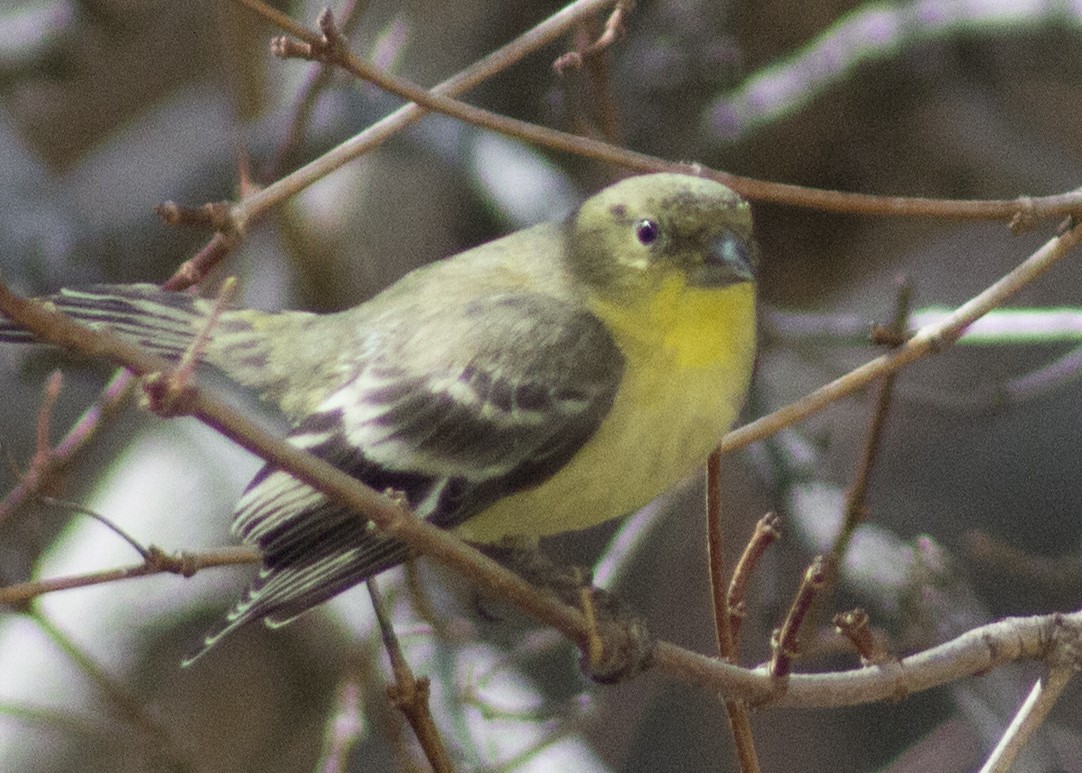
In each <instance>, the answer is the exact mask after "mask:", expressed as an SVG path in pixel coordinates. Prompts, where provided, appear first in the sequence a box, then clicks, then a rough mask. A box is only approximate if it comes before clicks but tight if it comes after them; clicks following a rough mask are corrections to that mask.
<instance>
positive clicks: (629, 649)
mask: <svg viewBox="0 0 1082 773" xmlns="http://www.w3.org/2000/svg"><path fill="white" fill-rule="evenodd" d="M483 551H484V552H485V553H486V554H487V555H488V556H489V557H491V558H493V559H495V560H496V561H498V562H500V563H501V564H503V565H504V566H506V567H507V568H508V569H511V570H512V571H513V572H515V573H516V574H518V575H519V576H520V577H522V578H523V579H525V580H527V581H528V582H530V583H531V584H533V585H535V586H537V587H539V588H543V589H545V590H547V591H549V592H550V593H553V594H554V595H555V596H556V597H557V598H559V599H560V601H562V602H564V603H565V604H568V605H570V606H573V607H576V608H578V609H579V610H580V611H581V612H582V613H583V614H584V615H585V617H586V621H587V625H588V633H587V637H586V641H585V642H584V643H582V644H581V645H580V649H581V650H582V657H581V658H580V661H579V664H580V666H581V667H582V670H583V672H584V673H585V674H586V675H587V676H589V677H590V678H591V679H593V680H594V681H595V682H599V683H601V684H615V683H617V682H622V681H624V680H626V679H630V678H631V677H633V676H635V675H636V674H638V673H640V672H642V671H645V670H646V669H647V668H649V667H650V666H651V665H653V654H654V638H653V636H651V635H650V632H649V631H648V630H647V628H646V622H645V620H643V618H642V617H641V616H639V615H638V614H636V613H635V611H634V610H633V609H632V608H631V607H630V606H628V605H627V604H626V603H625V602H624V601H623V600H622V599H621V598H620V597H619V596H618V595H616V594H615V593H612V592H611V591H607V590H604V589H603V588H595V587H593V586H592V585H591V577H590V574H589V572H586V571H584V570H582V569H580V568H578V567H567V566H560V565H557V564H555V563H554V562H553V561H552V560H550V559H549V558H548V557H547V556H545V555H544V554H543V553H541V552H540V551H539V550H537V548H536V547H530V548H523V547H521V546H517V545H516V546H506V545H498V546H491V545H490V546H485V547H484V548H483Z"/></svg>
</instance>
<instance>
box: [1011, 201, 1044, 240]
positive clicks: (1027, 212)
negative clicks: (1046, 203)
mask: <svg viewBox="0 0 1082 773" xmlns="http://www.w3.org/2000/svg"><path fill="white" fill-rule="evenodd" d="M1015 203H1016V204H1017V205H1018V211H1017V212H1015V213H1014V216H1013V217H1011V222H1010V223H1009V224H1008V226H1007V227H1008V228H1010V229H1011V233H1012V234H1014V235H1015V236H1018V235H1019V234H1023V233H1026V232H1027V231H1032V230H1033V229H1034V228H1036V227H1037V221H1038V217H1037V207H1036V206H1035V205H1034V203H1033V199H1032V198H1031V197H1030V196H1019V197H1018V198H1017V199H1016V202H1015Z"/></svg>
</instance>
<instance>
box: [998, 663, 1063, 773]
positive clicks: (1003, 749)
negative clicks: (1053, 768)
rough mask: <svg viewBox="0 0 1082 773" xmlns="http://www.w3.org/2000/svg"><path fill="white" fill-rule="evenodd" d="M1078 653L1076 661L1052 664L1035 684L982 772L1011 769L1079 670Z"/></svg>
mask: <svg viewBox="0 0 1082 773" xmlns="http://www.w3.org/2000/svg"><path fill="white" fill-rule="evenodd" d="M1078 667H1079V660H1078V653H1077V652H1076V653H1075V659H1074V662H1067V663H1061V664H1058V665H1055V666H1053V667H1052V668H1051V669H1050V670H1049V672H1048V674H1046V675H1045V676H1042V677H1041V678H1040V679H1038V680H1037V683H1036V684H1034V685H1033V689H1032V690H1030V693H1029V695H1028V696H1026V700H1025V702H1024V703H1023V704H1022V706H1021V708H1019V709H1018V713H1017V714H1015V716H1014V719H1013V720H1011V724H1010V725H1009V726H1008V727H1007V730H1006V731H1005V732H1004V733H1003V736H1002V737H1001V738H1000V739H999V743H997V744H996V748H995V749H993V750H992V753H991V754H990V755H989V757H988V760H987V762H985V763H984V766H983V767H982V768H981V773H1009V771H1010V770H1011V769H1012V768H1013V767H1014V763H1015V760H1016V759H1017V758H1018V755H1019V753H1020V752H1021V751H1022V749H1023V748H1024V747H1025V745H1026V741H1028V740H1029V739H1030V738H1031V737H1032V736H1033V733H1034V732H1036V730H1037V729H1038V728H1039V727H1040V726H1041V725H1042V724H1044V721H1045V719H1047V718H1048V712H1050V711H1051V710H1052V707H1053V706H1054V705H1055V704H1056V701H1057V700H1058V699H1059V697H1060V695H1062V694H1063V691H1064V689H1066V687H1067V684H1068V683H1069V682H1070V681H1071V677H1073V676H1074V675H1075V672H1077V671H1078Z"/></svg>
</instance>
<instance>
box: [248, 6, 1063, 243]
mask: <svg viewBox="0 0 1082 773" xmlns="http://www.w3.org/2000/svg"><path fill="white" fill-rule="evenodd" d="M236 2H239V3H242V4H243V5H245V6H246V7H248V8H250V9H251V10H253V11H255V12H256V13H259V14H260V15H262V16H263V17H264V18H266V19H267V20H268V21H270V22H271V23H273V24H275V25H276V26H278V27H279V28H280V29H282V30H284V31H285V32H286V33H287V34H289V35H292V36H293V37H295V38H297V39H298V40H301V41H303V42H304V43H305V44H307V45H309V46H314V47H319V46H322V45H323V44H324V41H323V36H322V35H320V34H319V33H316V32H313V31H311V30H308V29H305V28H304V27H302V26H301V25H299V24H297V23H296V22H294V21H293V20H292V19H290V18H289V17H287V16H285V15H284V14H282V13H281V12H279V11H275V10H274V9H271V8H269V7H268V6H266V4H265V3H263V2H261V0H236ZM610 3H611V0H609V2H602V0H580V2H576V3H572V4H571V5H569V6H567V7H566V8H564V9H563V10H561V11H559V12H558V13H556V14H554V15H553V16H551V17H549V18H548V19H546V20H545V21H544V22H542V23H541V24H539V25H538V26H537V27H535V28H534V29H533V30H530V31H528V32H526V33H524V34H522V35H520V36H519V37H518V38H516V39H515V40H514V41H512V42H511V43H510V44H508V45H507V46H504V47H503V48H501V49H499V50H497V51H495V52H493V53H492V54H490V55H489V56H487V57H485V58H483V59H481V60H479V61H478V62H477V63H475V64H474V65H472V66H471V67H469V68H467V69H466V70H463V71H462V72H461V73H459V74H458V75H456V76H454V77H452V78H450V79H448V80H446V81H444V82H443V83H441V84H440V85H439V86H437V87H435V88H433V89H432V90H431V91H428V90H425V89H423V88H421V87H420V86H417V85H415V84H412V83H410V82H409V81H407V80H405V79H402V78H397V77H394V76H392V75H390V74H388V73H386V72H384V71H383V70H380V69H379V68H377V67H373V66H372V65H370V64H368V63H366V62H364V61H363V60H361V59H359V58H357V57H355V56H353V55H351V54H349V52H348V51H345V50H344V49H341V51H340V52H339V53H336V54H335V56H334V60H335V62H336V63H337V64H339V65H340V66H342V67H343V68H344V69H346V70H348V71H349V72H351V73H353V74H354V75H356V76H357V77H359V78H362V79H364V80H366V81H368V82H371V83H374V84H376V85H377V86H379V87H380V88H383V89H385V90H387V91H389V92H391V93H393V94H397V95H399V96H401V97H403V98H405V99H407V100H409V101H410V102H411V103H413V104H410V105H406V106H405V107H403V108H400V109H399V110H397V111H395V112H394V113H392V114H391V115H389V116H388V117H387V118H384V119H383V120H381V121H378V122H377V123H375V124H373V125H372V126H370V127H369V128H368V129H365V130H364V131H363V132H361V133H360V134H358V135H356V136H355V137H353V138H352V139H350V140H347V141H346V142H344V143H342V144H341V145H339V146H338V147H337V148H334V149H332V150H330V151H328V152H327V153H326V154H324V155H323V156H321V157H320V158H317V159H315V160H314V161H312V162H310V163H309V164H306V165H305V166H303V167H301V168H300V169H297V170H296V171H294V172H293V173H291V174H290V175H288V176H286V177H284V178H282V179H280V180H278V181H277V182H275V183H273V184H271V185H268V186H267V187H266V188H264V189H263V190H261V191H257V192H256V193H254V194H253V195H251V196H248V197H246V198H245V199H244V200H243V201H241V202H238V203H237V204H235V205H234V207H233V209H232V213H231V216H232V219H233V221H234V222H233V228H234V230H237V231H241V232H243V231H244V230H245V228H246V227H247V226H248V225H249V224H250V222H251V221H253V220H255V219H257V218H258V217H259V216H261V215H262V214H263V213H264V212H265V211H266V210H267V209H269V208H271V207H274V206H277V205H278V204H279V203H281V202H282V201H284V200H285V199H287V198H289V197H290V196H292V195H294V194H295V193H297V192H298V191H300V190H302V189H304V188H306V187H308V186H309V185H311V184H312V183H314V182H316V181H317V180H319V179H321V178H322V177H324V176H326V175H327V174H329V173H330V172H332V171H333V170H335V169H337V168H339V167H340V166H342V165H344V164H346V163H347V162H349V161H351V160H352V159H354V158H356V157H358V156H360V155H362V154H363V153H366V152H368V151H369V150H371V149H372V148H374V147H376V146H378V145H379V144H382V143H383V142H384V141H386V140H387V139H389V138H390V137H391V136H392V135H393V134H395V133H397V132H399V131H401V130H402V129H404V128H405V127H406V126H409V125H410V124H412V123H414V122H416V121H418V120H420V118H421V117H422V116H423V115H424V114H425V113H426V112H428V111H437V112H441V113H445V114H447V115H450V116H453V117H455V118H458V119H459V120H462V121H465V122H467V123H472V124H475V125H478V126H482V127H484V128H487V129H491V130H493V131H498V132H501V133H504V134H507V135H508V136H512V137H517V138H519V139H522V140H525V141H527V142H532V143H534V144H538V145H541V146H543V147H547V148H551V149H555V150H560V151H563V152H567V153H572V154H576V155H581V156H585V157H588V158H593V159H595V160H597V161H602V162H607V163H611V164H615V165H617V166H620V167H624V168H626V169H630V170H632V171H636V172H662V171H669V172H681V173H685V174H695V175H702V176H704V177H709V178H712V179H715V180H717V181H719V182H721V183H723V184H725V185H728V186H729V187H730V188H732V189H733V190H735V191H737V192H738V193H740V194H742V195H743V196H745V197H746V198H748V199H751V200H754V201H774V202H779V203H784V204H789V205H793V206H800V207H808V208H812V209H820V210H824V211H833V212H846V213H853V214H866V215H880V216H905V217H934V218H947V219H958V220H1006V221H1011V220H1012V219H1015V218H1016V216H1017V215H1018V214H1019V213H1024V215H1025V218H1026V221H1027V222H1032V221H1035V220H1037V219H1041V218H1047V217H1063V216H1064V215H1069V214H1072V213H1075V212H1078V211H1080V210H1082V192H1079V191H1072V192H1070V193H1065V194H1059V195H1055V196H1043V197H1020V198H1017V199H1007V200H989V201H960V200H952V199H927V198H905V197H900V196H876V195H870V194H858V193H841V192H837V191H828V190H819V189H813V188H805V187H802V186H797V185H783V184H779V183H771V182H765V181H762V180H757V179H754V178H749V177H742V176H739V175H732V174H728V173H724V172H718V171H715V170H710V169H706V168H704V167H702V166H700V165H697V164H676V163H673V162H671V161H667V160H665V159H662V158H658V157H656V156H650V155H647V154H644V153H636V152H634V151H630V150H627V149H625V148H622V147H619V146H617V145H612V144H609V143H605V142H601V141H599V140H594V139H589V138H585V137H580V136H577V135H573V134H568V133H566V132H560V131H556V130H554V129H548V128H545V127H542V126H537V125H535V124H531V123H528V122H525V121H519V120H516V119H513V118H509V117H507V116H502V115H498V114H496V113H492V112H490V111H487V110H482V109H480V108H477V107H473V106H471V105H467V104H465V103H463V102H459V101H457V100H455V99H452V98H451V97H452V96H454V95H457V94H461V93H463V92H464V91H467V90H469V89H471V88H473V87H474V86H476V85H477V84H478V83H480V82H482V81H483V80H485V79H487V78H489V77H491V76H492V75H494V74H495V73H497V72H500V71H502V70H503V69H506V68H507V67H508V66H509V65H510V64H512V63H514V62H516V61H518V60H520V59H522V58H523V57H525V56H526V54H527V53H529V52H531V51H533V50H534V49H536V48H537V47H539V46H540V45H543V44H544V43H547V42H550V41H551V40H553V39H555V38H556V37H557V36H559V35H560V34H563V33H564V32H565V31H566V30H567V29H569V28H571V27H572V26H573V25H575V24H577V23H578V22H579V21H580V20H582V19H583V18H586V17H588V16H590V15H592V14H595V13H597V11H599V10H600V9H602V8H603V7H605V6H607V5H609V4H610Z"/></svg>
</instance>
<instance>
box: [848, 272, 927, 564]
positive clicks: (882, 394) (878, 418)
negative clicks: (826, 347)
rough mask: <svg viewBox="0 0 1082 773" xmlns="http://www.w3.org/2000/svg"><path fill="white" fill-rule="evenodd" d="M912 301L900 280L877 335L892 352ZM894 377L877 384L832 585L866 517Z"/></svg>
mask: <svg viewBox="0 0 1082 773" xmlns="http://www.w3.org/2000/svg"><path fill="white" fill-rule="evenodd" d="M911 299H912V289H911V288H910V286H909V283H908V282H907V281H906V280H904V279H903V280H901V281H900V282H899V285H898V298H897V302H896V304H895V309H894V319H893V320H892V321H891V324H890V326H889V328H887V329H886V330H885V331H882V332H881V333H880V334H879V337H880V338H881V339H883V340H887V341H890V342H891V346H892V347H893V348H895V349H896V348H898V346H901V345H903V344H904V343H905V338H904V336H905V333H906V320H908V319H909V306H910V300H911ZM897 375H898V372H897V371H893V372H890V373H887V374H886V375H884V376H883V381H882V383H881V384H880V385H879V394H878V395H877V397H876V401H875V408H874V409H873V411H872V420H871V422H870V423H869V425H868V434H867V437H866V438H865V439H864V450H863V452H862V453H861V456H860V461H859V462H858V463H857V471H856V474H855V475H854V476H853V486H852V488H851V489H849V495H848V496H847V497H846V502H845V513H844V515H843V518H842V527H841V530H840V531H839V532H838V536H837V538H836V539H835V540H834V545H833V546H831V549H830V553H829V557H828V564H829V569H828V574H829V577H828V582H831V583H833V582H834V576H835V573H836V571H837V567H838V564H839V562H841V561H842V560H843V559H844V558H845V554H846V552H847V551H848V549H849V544H850V542H851V541H852V539H853V535H854V534H855V533H856V530H857V527H859V526H860V524H861V523H863V521H864V519H865V518H866V517H867V501H868V486H869V485H870V483H871V478H872V472H873V470H874V469H875V463H876V460H877V459H878V458H879V449H880V447H881V446H882V441H883V431H884V429H885V428H886V425H887V413H888V412H889V411H890V404H891V400H892V399H893V397H894V381H895V378H896V377H897Z"/></svg>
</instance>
